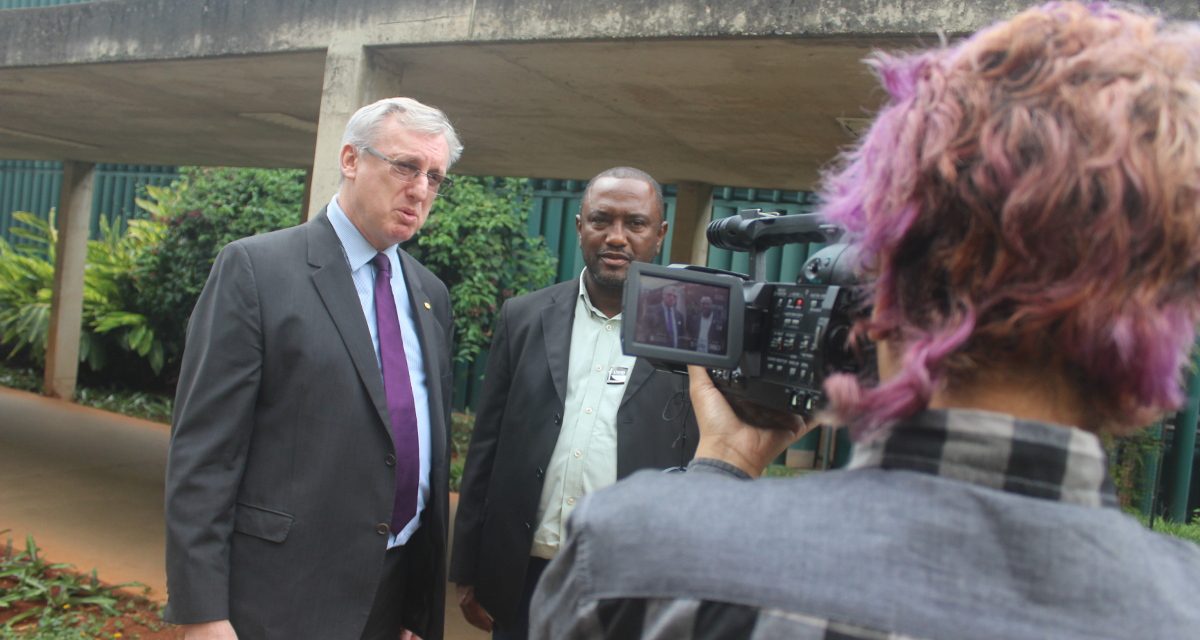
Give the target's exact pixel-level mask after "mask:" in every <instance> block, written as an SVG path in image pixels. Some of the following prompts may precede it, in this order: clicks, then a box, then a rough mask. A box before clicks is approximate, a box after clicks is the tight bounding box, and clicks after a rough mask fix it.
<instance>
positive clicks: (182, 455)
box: [164, 243, 263, 624]
mask: <svg viewBox="0 0 1200 640" xmlns="http://www.w3.org/2000/svg"><path fill="white" fill-rule="evenodd" d="M262 350H263V340H262V326H261V316H260V310H259V298H258V292H257V287H256V284H255V280H254V271H253V269H252V265H251V260H250V256H249V255H248V253H247V252H246V249H245V247H244V246H242V245H241V244H240V243H234V244H231V245H229V246H227V247H225V249H223V250H222V251H221V253H220V255H219V256H218V257H217V260H216V263H215V264H214V265H213V269H212V272H211V273H210V274H209V278H208V282H207V283H206V284H205V286H204V290H203V292H202V293H201V294H200V298H199V300H198V301H197V303H196V308H195V310H194V311H193V313H192V318H191V320H190V322H189V323H188V332H187V346H186V349H185V351H184V357H183V366H182V370H181V371H180V377H179V387H178V390H177V392H176V397H175V415H174V419H173V420H172V424H173V426H172V430H171V445H170V451H169V453H168V457H167V478H166V504H165V508H166V525H167V535H166V560H167V585H168V591H169V593H170V601H169V603H168V605H167V608H166V612H165V615H164V617H165V618H166V619H167V620H168V621H170V622H174V623H178V624H184V623H195V622H205V621H210V620H221V619H226V618H228V617H229V546H230V538H231V536H232V534H233V526H234V503H235V500H236V494H237V490H238V486H239V485H240V483H241V479H242V475H243V470H244V467H245V464H246V456H247V450H248V448H249V442H250V435H251V431H252V429H253V424H254V406H255V399H256V397H257V395H258V387H259V381H260V377H261V371H262Z"/></svg>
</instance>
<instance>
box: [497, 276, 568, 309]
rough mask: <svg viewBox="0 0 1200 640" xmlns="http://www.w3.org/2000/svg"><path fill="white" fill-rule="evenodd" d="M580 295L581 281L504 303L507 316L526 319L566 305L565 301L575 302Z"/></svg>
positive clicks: (555, 286) (549, 288)
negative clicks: (530, 315) (557, 305)
mask: <svg viewBox="0 0 1200 640" xmlns="http://www.w3.org/2000/svg"><path fill="white" fill-rule="evenodd" d="M578 293H579V279H578V278H575V279H573V280H567V281H566V282H559V283H558V284H552V285H550V286H548V287H544V288H542V289H538V290H537V291H531V292H529V293H526V294H524V295H519V296H516V297H515V298H509V299H508V300H505V301H504V306H505V307H506V310H505V315H507V316H510V317H524V316H526V315H528V314H530V313H535V312H537V311H539V310H540V309H543V308H545V307H547V306H550V305H553V304H566V301H565V299H571V300H574V298H575V296H576V295H577V294H578Z"/></svg>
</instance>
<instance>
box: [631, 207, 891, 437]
mask: <svg viewBox="0 0 1200 640" xmlns="http://www.w3.org/2000/svg"><path fill="white" fill-rule="evenodd" d="M839 236H840V231H839V230H838V229H836V228H834V227H830V226H828V225H825V224H823V223H822V221H821V219H820V217H819V216H817V215H815V214H801V215H790V216H779V215H777V214H771V213H763V212H762V211H760V210H758V209H746V210H743V211H740V212H739V213H738V215H736V216H731V217H729V218H725V219H723V220H717V221H715V222H713V223H712V224H710V225H709V227H708V238H709V241H710V242H711V243H712V244H713V245H715V246H718V247H721V248H726V249H733V250H739V251H750V252H751V257H752V259H751V264H752V266H753V269H754V271H755V273H754V274H752V275H749V276H747V275H743V274H736V273H731V272H725V271H720V270H716V269H710V268H707V267H695V266H690V265H671V266H667V267H661V266H656V265H651V264H646V263H635V264H634V265H632V267H631V268H630V271H629V275H628V279H627V281H626V284H625V294H624V300H623V305H624V308H623V311H622V314H623V318H625V320H624V322H622V330H621V341H622V345H623V347H624V350H625V353H627V354H629V355H634V356H638V357H641V358H645V359H646V360H647V361H649V362H650V363H651V364H652V365H653V366H655V367H657V368H659V369H665V370H669V371H677V372H682V371H685V370H686V366H687V365H689V364H694V365H701V366H705V367H708V369H709V373H710V375H711V376H712V378H713V381H714V382H715V383H716V385H717V386H718V387H720V388H721V389H722V390H723V391H725V392H726V393H730V394H732V395H737V396H741V397H744V398H746V399H748V400H750V401H751V402H754V403H755V404H759V405H763V406H766V407H771V408H774V409H782V410H786V411H790V412H793V413H798V414H802V415H807V414H811V413H812V412H813V410H814V409H815V408H816V407H817V406H818V405H819V404H820V402H821V399H822V390H821V389H822V384H823V382H824V381H825V378H826V377H828V376H829V375H831V374H833V373H837V372H851V373H858V372H860V371H862V370H863V369H864V368H865V367H866V366H868V363H869V362H870V361H871V360H873V359H872V358H870V357H869V356H870V354H869V349H867V348H864V347H865V345H852V344H851V343H850V336H851V328H852V326H853V323H854V321H855V320H856V319H857V318H858V317H860V314H861V313H862V312H863V306H862V304H861V300H860V294H859V289H858V287H856V286H855V285H856V284H857V282H856V281H855V278H854V276H853V274H852V272H851V270H850V269H849V268H848V263H849V262H850V260H849V258H850V256H849V255H848V248H847V246H846V245H841V244H834V245H831V246H827V247H825V248H824V249H821V250H820V251H818V252H817V253H815V254H813V256H812V257H810V258H809V259H808V260H807V261H806V262H805V265H804V268H803V270H802V273H801V276H800V278H799V279H798V281H797V282H795V283H784V282H764V281H762V270H763V268H764V262H763V258H764V256H763V255H762V252H763V250H764V249H765V248H767V247H770V246H776V245H781V244H788V243H792V242H821V243H825V242H831V241H835V240H836V239H837V238H838V237H839Z"/></svg>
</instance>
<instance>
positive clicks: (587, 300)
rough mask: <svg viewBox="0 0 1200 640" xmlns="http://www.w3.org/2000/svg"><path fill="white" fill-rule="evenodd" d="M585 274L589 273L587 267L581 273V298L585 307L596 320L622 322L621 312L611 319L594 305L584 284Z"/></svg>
mask: <svg viewBox="0 0 1200 640" xmlns="http://www.w3.org/2000/svg"><path fill="white" fill-rule="evenodd" d="M585 273H587V267H584V269H583V271H581V272H579V297H580V298H583V306H584V307H586V308H587V310H588V312H589V313H591V314H592V317H594V318H598V319H600V320H604V321H605V322H608V321H612V320H620V319H621V314H620V312H618V313H617V315H615V316H613V317H611V318H610V317H608V316H606V315H604V312H603V311H601V310H599V309H597V308H596V305H594V304H592V297H591V296H589V295H588V292H587V286H586V285H584V284H583V274H585Z"/></svg>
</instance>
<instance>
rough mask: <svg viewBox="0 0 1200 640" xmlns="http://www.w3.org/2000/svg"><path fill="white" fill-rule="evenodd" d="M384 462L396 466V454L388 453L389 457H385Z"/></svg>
mask: <svg viewBox="0 0 1200 640" xmlns="http://www.w3.org/2000/svg"><path fill="white" fill-rule="evenodd" d="M383 463H384V464H386V465H387V466H389V467H394V466H396V456H395V455H393V454H390V453H389V454H387V457H386V458H384V459H383Z"/></svg>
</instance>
